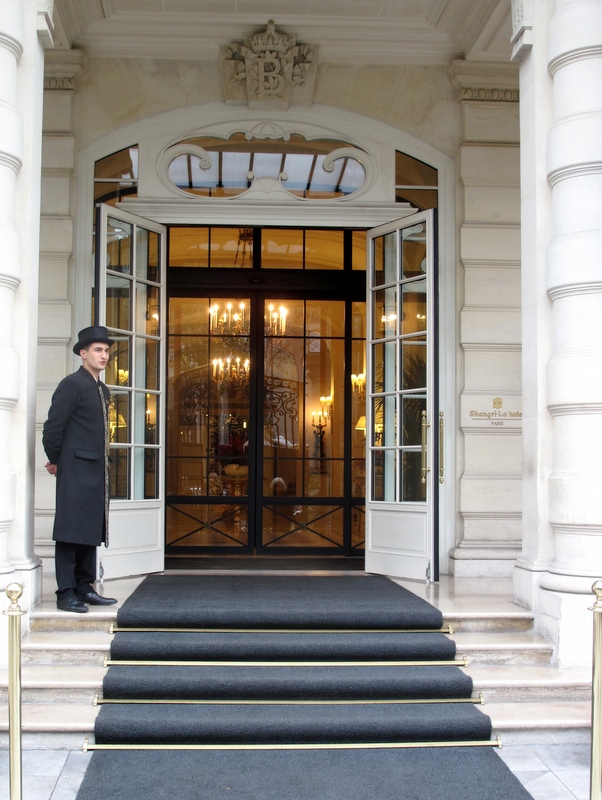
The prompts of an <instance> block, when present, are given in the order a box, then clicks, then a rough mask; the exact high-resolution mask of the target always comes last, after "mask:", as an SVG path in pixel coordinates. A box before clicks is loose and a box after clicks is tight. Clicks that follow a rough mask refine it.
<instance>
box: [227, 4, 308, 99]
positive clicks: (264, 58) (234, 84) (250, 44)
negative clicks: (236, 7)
mask: <svg viewBox="0 0 602 800" xmlns="http://www.w3.org/2000/svg"><path fill="white" fill-rule="evenodd" d="M220 62H221V70H222V80H223V85H224V96H225V100H226V103H230V104H233V105H245V104H246V105H247V106H248V107H249V108H250V109H281V110H286V109H287V108H288V107H289V105H290V104H291V103H295V104H296V105H302V106H310V105H311V104H312V102H313V95H314V88H315V81H316V71H317V48H315V47H311V46H310V45H305V44H297V38H296V37H295V36H290V35H288V34H285V33H282V32H281V31H278V30H276V27H275V25H274V21H273V20H270V21H269V22H268V24H267V26H266V29H265V30H264V31H258V32H257V33H255V34H253V35H252V36H250V37H249V38H248V39H245V40H244V42H231V43H230V44H229V45H225V46H223V47H221V48H220Z"/></svg>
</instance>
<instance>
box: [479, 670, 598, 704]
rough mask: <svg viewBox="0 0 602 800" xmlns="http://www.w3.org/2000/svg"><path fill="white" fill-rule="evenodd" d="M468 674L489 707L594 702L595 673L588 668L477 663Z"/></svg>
mask: <svg viewBox="0 0 602 800" xmlns="http://www.w3.org/2000/svg"><path fill="white" fill-rule="evenodd" d="M465 671H466V673H467V674H468V675H470V677H471V678H472V681H473V686H474V691H475V693H477V694H478V693H482V694H483V697H484V699H485V702H486V703H487V704H489V703H496V704H500V703H512V702H518V703H521V702H525V703H527V702H528V703H548V702H569V703H570V702H581V701H585V702H589V701H590V700H591V690H592V673H591V669H587V668H572V669H559V668H557V667H553V666H551V665H549V664H546V665H527V664H516V665H496V664H491V665H482V664H475V665H473V666H472V667H470V666H469V667H468V668H467V669H466V670H465Z"/></svg>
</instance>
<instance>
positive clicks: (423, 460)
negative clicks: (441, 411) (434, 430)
mask: <svg viewBox="0 0 602 800" xmlns="http://www.w3.org/2000/svg"><path fill="white" fill-rule="evenodd" d="M428 427H429V424H428V422H427V421H426V411H423V412H422V458H421V470H420V471H421V473H422V478H421V479H420V482H421V483H426V473H427V472H430V467H428V466H427V463H426V435H427V431H428Z"/></svg>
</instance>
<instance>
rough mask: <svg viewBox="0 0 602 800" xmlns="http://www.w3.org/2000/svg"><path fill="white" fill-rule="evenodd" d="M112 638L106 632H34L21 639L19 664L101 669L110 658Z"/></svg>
mask: <svg viewBox="0 0 602 800" xmlns="http://www.w3.org/2000/svg"><path fill="white" fill-rule="evenodd" d="M111 638H112V637H111V635H110V634H109V633H108V630H107V631H104V632H103V631H94V630H92V631H89V630H84V631H77V632H76V631H67V632H65V631H56V632H54V633H52V632H50V631H43V632H37V631H36V632H34V633H29V634H27V636H25V637H24V638H23V641H22V643H21V663H22V664H23V665H26V664H87V665H94V666H102V665H103V663H104V659H105V658H106V657H107V656H108V655H109V651H110V647H111Z"/></svg>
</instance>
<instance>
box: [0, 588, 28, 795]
mask: <svg viewBox="0 0 602 800" xmlns="http://www.w3.org/2000/svg"><path fill="white" fill-rule="evenodd" d="M22 594H23V587H22V586H21V585H20V584H18V583H10V584H9V585H8V586H7V587H6V596H7V597H8V599H9V600H10V606H9V607H8V608H7V609H6V611H3V612H2V613H3V614H6V615H7V616H8V746H9V773H10V778H9V784H10V800H21V798H22V793H23V776H22V772H21V763H22V756H21V616H22V615H23V614H25V611H22V610H21V608H20V607H19V604H18V602H17V601H18V600H19V598H20V597H21V595H22Z"/></svg>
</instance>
